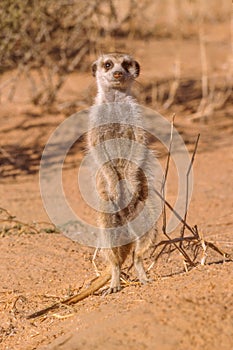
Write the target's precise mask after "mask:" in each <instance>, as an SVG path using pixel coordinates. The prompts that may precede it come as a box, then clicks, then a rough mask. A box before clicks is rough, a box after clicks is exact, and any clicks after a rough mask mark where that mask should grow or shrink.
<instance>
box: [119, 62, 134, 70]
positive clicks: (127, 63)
mask: <svg viewBox="0 0 233 350" xmlns="http://www.w3.org/2000/svg"><path fill="white" fill-rule="evenodd" d="M121 65H122V67H123V68H124V69H125V70H127V71H128V69H129V68H130V67H132V62H130V61H123V62H122V64H121Z"/></svg>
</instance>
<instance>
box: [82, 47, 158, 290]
mask: <svg viewBox="0 0 233 350" xmlns="http://www.w3.org/2000/svg"><path fill="white" fill-rule="evenodd" d="M139 73H140V65H139V63H138V62H137V61H135V59H134V58H133V57H132V56H130V55H128V54H120V53H111V54H104V55H101V56H100V57H99V58H98V60H97V61H95V62H94V63H93V65H92V74H93V76H94V77H95V78H96V82H97V89H98V92H97V96H96V99H95V105H94V108H93V110H92V111H91V113H90V123H89V130H90V131H89V134H88V149H89V150H90V151H91V149H92V147H96V146H97V145H101V144H103V143H104V142H106V141H109V140H115V141H116V140H117V141H116V142H115V145H116V148H119V149H118V151H117V152H115V153H117V156H118V158H117V159H111V157H110V158H109V159H108V150H106V148H105V147H102V149H101V153H106V154H105V156H106V157H105V158H106V160H107V161H106V162H105V164H104V165H103V164H101V168H100V170H99V172H98V173H97V176H96V179H95V180H96V186H97V190H98V193H99V195H100V196H101V197H102V199H103V200H105V201H110V202H112V203H113V204H115V208H116V211H115V212H114V213H108V212H106V211H105V210H104V209H105V208H104V206H102V207H101V205H100V208H99V209H100V211H99V217H98V225H99V227H101V228H102V230H103V236H104V234H105V230H106V228H108V227H112V228H114V227H121V226H123V225H124V224H125V223H127V222H130V221H131V220H132V219H134V218H135V217H136V216H137V215H138V213H139V212H140V210H141V208H142V207H143V204H144V202H145V200H146V198H147V195H148V190H147V184H146V178H145V176H144V174H143V171H142V168H143V167H150V164H149V159H148V154H147V147H146V146H147V138H146V134H145V131H144V129H143V120H142V115H141V111H140V109H139V106H138V103H137V101H136V100H135V99H134V97H133V96H132V94H131V87H132V84H133V83H134V81H135V79H136V78H137V77H138V76H139ZM99 106H103V108H101V107H100V108H98V107H99ZM121 106H123V107H121ZM121 109H123V113H122V111H121ZM103 113H104V114H105V115H104V116H103ZM119 113H120V115H121V118H122V120H121V121H120V123H119V120H118V122H116V123H115V122H114V117H115V116H117V115H119ZM101 119H104V122H102V123H101V122H100V121H101ZM134 124H136V126H134ZM122 139H127V140H130V141H133V142H129V143H128V146H127V144H126V145H125V143H124V145H123V147H124V150H123V151H124V152H121V151H122V150H121V144H122V143H121V140H122ZM134 142H136V143H139V144H141V145H142V146H144V147H142V149H141V150H140V152H138V153H139V154H137V157H136V163H137V165H135V162H133V161H130V156H128V157H127V159H124V157H123V154H125V153H127V154H128V155H130V154H133V153H134V151H135V150H134V146H133V145H134ZM125 147H128V148H127V150H125ZM102 156H103V155H102V154H100V158H102ZM95 158H96V159H94V161H96V162H97V163H98V162H99V161H100V160H99V159H98V156H97V157H95ZM100 163H101V161H100ZM124 179H126V180H127V181H128V182H129V183H130V185H131V186H130V195H131V196H130V203H129V204H128V205H127V206H126V207H124V203H125V202H127V201H126V198H125V197H127V198H128V197H129V193H127V189H126V188H125V187H124V186H123V185H122V180H124ZM119 184H120V185H119ZM121 203H122V205H121ZM141 225H143V222H142V223H141ZM156 233H157V229H156V224H154V225H153V228H152V229H151V230H149V232H147V233H146V234H145V235H143V236H142V237H136V235H135V240H134V241H133V242H130V243H128V244H124V245H122V246H116V247H110V248H103V252H104V253H105V256H106V258H107V262H108V263H109V265H110V266H111V284H110V288H109V293H114V292H117V291H119V290H120V289H121V284H120V274H121V267H122V264H123V263H124V261H125V259H126V258H127V256H128V255H129V254H130V252H132V253H133V262H134V267H135V270H136V273H137V276H138V279H139V281H140V282H141V283H143V284H146V283H147V282H148V281H149V280H148V277H147V275H146V272H145V269H144V267H143V255H144V253H145V252H146V251H147V250H148V248H149V246H150V245H151V244H152V243H153V242H154V241H155V238H156ZM123 234H124V235H127V232H124V233H122V235H123ZM120 235H121V233H120ZM105 238H106V239H107V240H109V237H108V238H107V237H105ZM110 239H111V237H110ZM110 243H111V242H110Z"/></svg>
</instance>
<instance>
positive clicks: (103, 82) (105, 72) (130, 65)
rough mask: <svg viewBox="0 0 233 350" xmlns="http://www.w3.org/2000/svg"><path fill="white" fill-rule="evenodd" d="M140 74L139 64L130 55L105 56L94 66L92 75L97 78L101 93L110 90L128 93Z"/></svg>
mask: <svg viewBox="0 0 233 350" xmlns="http://www.w3.org/2000/svg"><path fill="white" fill-rule="evenodd" d="M139 73H140V65H139V63H138V62H137V61H135V60H134V58H133V57H132V56H130V55H128V54H121V53H111V54H104V55H102V56H100V57H99V58H98V60H97V61H95V62H94V63H93V65H92V75H93V76H94V77H96V80H97V85H98V90H99V91H101V90H103V89H109V88H112V89H115V90H123V91H126V90H128V89H130V87H131V85H132V83H133V82H134V80H135V79H136V78H137V77H138V76H139Z"/></svg>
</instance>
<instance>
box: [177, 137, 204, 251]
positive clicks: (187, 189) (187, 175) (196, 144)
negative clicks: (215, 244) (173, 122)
mask: <svg viewBox="0 0 233 350" xmlns="http://www.w3.org/2000/svg"><path fill="white" fill-rule="evenodd" d="M199 138H200V134H198V136H197V139H196V143H195V147H194V151H193V154H192V158H191V161H190V164H189V167H188V171H187V174H186V199H185V214H184V222H186V218H187V214H188V198H189V175H190V171H191V169H192V167H193V163H194V159H195V155H196V152H197V146H198V142H199ZM184 231H185V224H183V226H182V227H181V230H180V236H181V237H184ZM180 247H182V241H181V243H180Z"/></svg>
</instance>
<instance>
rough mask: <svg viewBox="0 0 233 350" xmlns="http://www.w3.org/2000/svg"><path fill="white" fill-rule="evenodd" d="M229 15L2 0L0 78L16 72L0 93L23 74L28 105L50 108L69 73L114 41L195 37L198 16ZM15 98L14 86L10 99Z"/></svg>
mask: <svg viewBox="0 0 233 350" xmlns="http://www.w3.org/2000/svg"><path fill="white" fill-rule="evenodd" d="M230 11H231V8H230V5H229V1H228V0H225V1H222V2H221V4H220V3H219V1H218V0H211V1H209V2H204V1H202V0H163V1H161V0H156V1H155V0H143V1H137V0H86V1H78V0H1V4H0V73H1V72H5V71H6V70H9V69H17V70H18V71H17V74H16V76H15V77H14V79H13V80H10V81H8V82H6V83H5V82H4V83H3V84H2V85H1V86H0V90H2V89H3V88H5V86H8V85H9V84H13V85H14V84H16V83H17V81H18V80H19V78H20V76H21V75H22V74H24V75H25V76H26V78H27V79H28V80H29V81H30V85H31V99H32V101H33V103H35V104H41V105H43V104H51V103H53V102H54V101H55V99H56V96H57V93H58V91H59V90H60V89H61V87H62V86H63V84H64V82H65V79H66V77H67V75H68V74H69V73H71V72H73V71H75V70H79V71H80V70H86V69H87V67H89V64H90V61H91V59H92V58H93V56H96V55H97V54H98V53H99V52H101V51H104V50H107V51H113V50H114V49H115V40H117V39H118V38H119V37H127V38H131V39H132V38H140V39H143V38H146V37H149V36H150V37H160V36H171V37H172V36H177V32H178V35H179V36H184V37H185V36H187V35H188V36H191V35H197V36H198V31H197V27H196V21H197V17H198V16H199V15H200V13H201V16H202V18H203V20H204V21H212V22H216V21H221V20H223V19H226V18H227V17H229V16H230ZM187 28H188V30H187ZM187 33H188V34H187ZM119 48H120V47H119V45H118V49H119ZM33 69H34V70H35V69H36V70H38V74H39V80H38V79H37V80H35V79H34V75H33V74H32V70H33ZM14 93H15V88H14V86H13V88H12V91H11V93H10V95H9V99H11V100H12V99H13V97H14Z"/></svg>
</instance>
